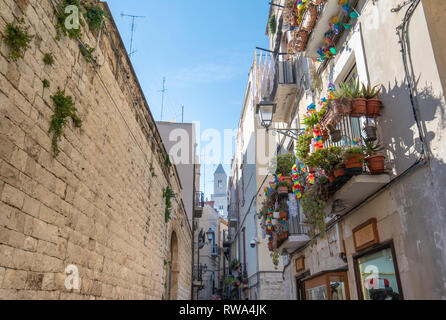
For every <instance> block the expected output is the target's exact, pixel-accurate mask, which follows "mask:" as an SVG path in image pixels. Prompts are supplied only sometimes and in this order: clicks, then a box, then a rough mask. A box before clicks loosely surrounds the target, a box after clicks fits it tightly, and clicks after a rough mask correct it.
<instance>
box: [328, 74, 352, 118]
mask: <svg viewBox="0 0 446 320" xmlns="http://www.w3.org/2000/svg"><path fill="white" fill-rule="evenodd" d="M339 87H340V88H339V90H337V91H336V92H335V93H334V94H333V99H331V100H330V106H331V108H332V109H333V112H334V113H335V114H337V115H343V116H347V115H349V114H350V113H351V111H352V102H351V98H352V90H351V88H350V86H349V85H348V84H346V83H345V82H342V83H341V84H340V85H339Z"/></svg>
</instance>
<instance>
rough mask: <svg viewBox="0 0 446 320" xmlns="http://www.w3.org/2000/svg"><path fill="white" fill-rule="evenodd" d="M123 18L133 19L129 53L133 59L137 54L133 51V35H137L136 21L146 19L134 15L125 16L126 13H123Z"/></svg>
mask: <svg viewBox="0 0 446 320" xmlns="http://www.w3.org/2000/svg"><path fill="white" fill-rule="evenodd" d="M121 17H130V18H132V35H131V37H130V51H129V56H130V57H131V56H132V55H133V54H134V53H135V52H136V50H135V51H133V35H134V33H135V19H137V18H145V16H134V15H132V14H125V13H123V12H122V13H121Z"/></svg>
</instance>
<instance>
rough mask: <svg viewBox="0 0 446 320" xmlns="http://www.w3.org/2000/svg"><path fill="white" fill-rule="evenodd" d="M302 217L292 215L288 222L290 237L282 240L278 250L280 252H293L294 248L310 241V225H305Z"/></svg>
mask: <svg viewBox="0 0 446 320" xmlns="http://www.w3.org/2000/svg"><path fill="white" fill-rule="evenodd" d="M300 220H301V219H300V217H299V216H297V217H292V216H290V217H289V219H288V221H287V224H288V239H286V240H285V241H284V242H282V243H281V244H280V245H279V246H278V247H277V251H278V252H279V254H281V255H282V254H286V253H287V252H288V253H290V252H293V251H294V250H296V249H298V248H300V247H302V246H303V245H305V244H306V243H307V242H308V241H310V240H311V239H310V237H309V236H308V227H307V226H305V225H304V224H303V223H301V221H300Z"/></svg>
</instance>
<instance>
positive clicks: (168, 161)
mask: <svg viewBox="0 0 446 320" xmlns="http://www.w3.org/2000/svg"><path fill="white" fill-rule="evenodd" d="M171 165H172V163H171V162H170V156H169V155H167V156H166V159H165V160H164V166H165V167H166V168H169V167H170V166H171Z"/></svg>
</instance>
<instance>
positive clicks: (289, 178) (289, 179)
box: [280, 176, 293, 185]
mask: <svg viewBox="0 0 446 320" xmlns="http://www.w3.org/2000/svg"><path fill="white" fill-rule="evenodd" d="M280 181H282V182H286V183H288V184H289V185H292V184H293V179H292V178H291V177H290V176H284V177H282V178H281V180H280Z"/></svg>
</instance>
